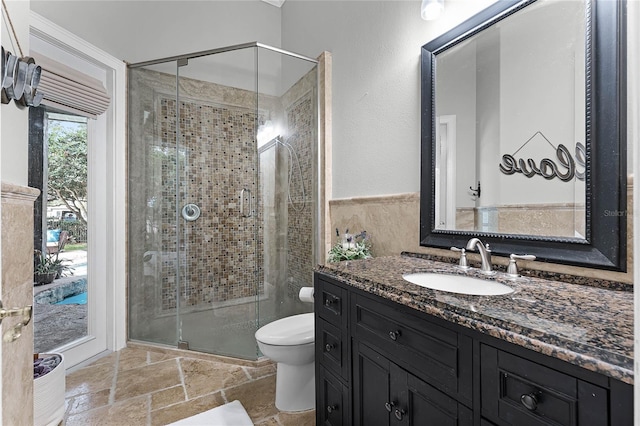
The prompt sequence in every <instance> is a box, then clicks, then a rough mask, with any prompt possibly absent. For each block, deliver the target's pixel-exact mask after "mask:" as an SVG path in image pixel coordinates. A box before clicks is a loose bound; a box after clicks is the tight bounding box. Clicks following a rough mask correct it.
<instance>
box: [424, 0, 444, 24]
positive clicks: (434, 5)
mask: <svg viewBox="0 0 640 426" xmlns="http://www.w3.org/2000/svg"><path fill="white" fill-rule="evenodd" d="M443 10H444V0H422V5H421V6H420V15H421V16H422V19H424V20H425V21H433V20H434V19H438V17H439V16H440V14H441V13H442V11H443Z"/></svg>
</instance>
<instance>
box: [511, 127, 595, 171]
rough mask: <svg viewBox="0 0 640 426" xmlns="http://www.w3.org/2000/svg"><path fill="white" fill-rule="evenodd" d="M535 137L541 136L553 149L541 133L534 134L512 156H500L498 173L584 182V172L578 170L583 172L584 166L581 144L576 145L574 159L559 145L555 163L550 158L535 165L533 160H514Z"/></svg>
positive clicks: (584, 156) (584, 152)
mask: <svg viewBox="0 0 640 426" xmlns="http://www.w3.org/2000/svg"><path fill="white" fill-rule="evenodd" d="M537 135H540V136H542V138H544V140H546V141H547V142H548V143H549V145H551V146H552V147H553V144H551V142H550V141H549V139H547V137H546V136H545V135H544V134H542V132H539V131H538V132H536V133H535V134H534V135H533V136H532V137H531V138H529V140H527V141H526V142H525V143H524V144H523V145H522V146H521V147H520V148H519V149H518V150H517V151H516V152H514V153H513V154H505V155H503V156H502V163H501V164H500V165H499V168H500V171H501V172H502V173H504V174H505V175H513V174H515V173H522V174H523V175H524V176H526V177H528V178H531V177H533V176H535V175H539V176H542V177H543V178H545V179H547V180H551V179H553V178H556V177H557V178H558V179H560V180H561V181H563V182H569V181H570V180H573V178H574V177H575V178H576V179H578V180H584V177H585V176H584V171H581V170H579V169H578V167H580V168H581V169H582V170H584V168H585V165H586V149H585V147H584V145H583V144H581V143H579V142H578V143H576V151H575V158H574V157H573V156H572V155H571V153H570V152H569V149H568V148H567V147H566V146H564V145H563V144H559V145H558V147H557V148H555V147H554V148H555V149H556V157H557V162H556V161H554V160H551V159H550V158H543V159H542V160H540V163H537V162H536V160H534V159H533V158H528V159H527V160H525V159H524V158H519V159H516V158H515V155H516V154H517V153H518V151H520V150H521V149H522V148H523V147H524V146H525V145H526V144H528V143H529V142H530V141H531V140H533V139H534V138H535V137H536V136H537Z"/></svg>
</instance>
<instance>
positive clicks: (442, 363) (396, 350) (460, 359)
mask: <svg viewBox="0 0 640 426" xmlns="http://www.w3.org/2000/svg"><path fill="white" fill-rule="evenodd" d="M351 300H352V302H351V309H352V311H351V318H352V334H353V335H354V338H356V339H358V340H360V341H363V342H367V343H368V344H370V345H372V346H374V347H375V348H377V350H379V351H380V352H381V353H383V354H384V355H385V356H387V357H389V358H390V359H393V360H394V362H395V363H397V364H398V365H400V366H402V367H404V368H407V369H408V371H409V372H411V373H412V374H415V375H416V376H418V377H421V378H422V379H424V380H426V381H427V382H429V383H431V384H434V385H438V386H436V387H438V388H440V389H441V390H443V391H445V392H446V393H448V394H449V395H452V396H454V397H456V398H458V399H460V400H462V401H464V402H467V403H470V402H471V396H472V374H471V370H472V352H473V350H472V340H471V338H469V337H467V336H464V335H459V334H458V333H456V332H455V331H452V330H450V329H448V328H445V327H442V326H440V325H438V324H436V323H434V322H432V321H429V320H427V319H424V318H421V317H419V316H415V315H413V314H409V313H408V312H407V311H408V309H409V308H407V309H405V310H401V309H398V305H395V306H394V305H391V306H390V305H387V304H384V303H381V302H378V301H377V300H374V299H371V298H369V297H366V296H362V295H352V298H351Z"/></svg>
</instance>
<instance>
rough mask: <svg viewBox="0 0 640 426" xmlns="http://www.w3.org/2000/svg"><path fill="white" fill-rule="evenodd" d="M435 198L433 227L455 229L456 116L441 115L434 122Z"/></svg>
mask: <svg viewBox="0 0 640 426" xmlns="http://www.w3.org/2000/svg"><path fill="white" fill-rule="evenodd" d="M436 122H437V126H436V158H435V162H436V191H438V192H439V195H438V196H437V197H436V200H437V202H438V205H437V208H436V211H435V214H436V217H435V226H436V228H439V229H455V228H456V141H457V139H456V116H455V115H441V116H439V117H438V118H437V120H436ZM443 193H444V195H443Z"/></svg>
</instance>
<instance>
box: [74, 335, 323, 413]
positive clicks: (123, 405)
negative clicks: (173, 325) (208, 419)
mask: <svg viewBox="0 0 640 426" xmlns="http://www.w3.org/2000/svg"><path fill="white" fill-rule="evenodd" d="M66 383H67V385H66V396H65V398H66V414H65V423H64V424H65V425H67V426H74V425H82V426H86V425H92V426H94V425H114V426H119V425H127V426H130V425H131V426H133V425H166V424H167V423H171V422H174V421H177V420H180V419H183V418H186V417H189V416H192V415H194V414H197V413H200V412H203V411H206V410H209V409H211V408H214V407H217V406H219V405H222V404H224V403H226V402H231V401H233V400H236V399H237V400H239V401H240V402H241V403H242V405H243V406H244V407H245V409H246V410H247V413H248V414H249V416H250V417H251V419H252V420H253V422H254V423H255V424H256V425H257V426H276V425H280V426H289V425H290V426H294V425H295V426H306V425H315V411H314V410H310V411H305V412H302V413H295V414H294V413H285V412H279V411H278V409H277V408H276V407H275V405H274V401H275V383H276V376H275V364H273V363H272V362H270V361H268V360H266V361H258V362H250V361H241V360H239V361H238V362H237V363H235V362H234V363H231V362H225V361H224V360H223V359H222V358H220V357H215V356H208V355H206V354H199V353H190V352H188V351H178V350H172V349H166V350H165V349H161V348H158V349H156V348H153V347H151V348H148V347H145V346H144V345H136V344H131V345H130V346H129V347H128V348H125V349H122V350H120V351H118V352H115V353H112V354H110V355H108V356H106V357H103V358H101V359H99V360H97V361H95V362H93V363H92V364H90V365H88V366H86V367H83V368H81V369H78V370H76V371H73V372H72V373H69V374H68V375H67V377H66Z"/></svg>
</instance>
